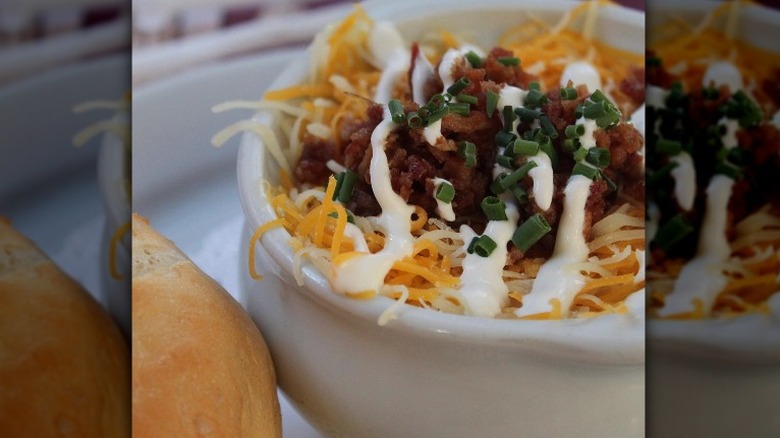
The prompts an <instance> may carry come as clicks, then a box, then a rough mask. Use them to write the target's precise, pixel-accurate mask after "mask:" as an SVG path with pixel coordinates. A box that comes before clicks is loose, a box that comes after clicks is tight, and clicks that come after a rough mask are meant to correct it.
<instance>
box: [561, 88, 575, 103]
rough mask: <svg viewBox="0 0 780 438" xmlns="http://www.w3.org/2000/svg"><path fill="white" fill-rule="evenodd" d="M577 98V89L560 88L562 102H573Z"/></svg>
mask: <svg viewBox="0 0 780 438" xmlns="http://www.w3.org/2000/svg"><path fill="white" fill-rule="evenodd" d="M577 97H578V95H577V89H576V88H574V87H561V99H562V100H574V99H576V98H577Z"/></svg>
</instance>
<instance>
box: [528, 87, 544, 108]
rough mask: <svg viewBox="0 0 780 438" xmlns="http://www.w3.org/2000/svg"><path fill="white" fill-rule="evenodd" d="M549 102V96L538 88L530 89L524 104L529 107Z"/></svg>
mask: <svg viewBox="0 0 780 438" xmlns="http://www.w3.org/2000/svg"><path fill="white" fill-rule="evenodd" d="M545 103H547V96H546V95H545V94H544V93H542V92H541V91H539V90H537V89H530V90H528V94H526V95H525V101H523V104H524V105H525V106H527V107H531V108H536V107H540V106H542V105H544V104H545Z"/></svg>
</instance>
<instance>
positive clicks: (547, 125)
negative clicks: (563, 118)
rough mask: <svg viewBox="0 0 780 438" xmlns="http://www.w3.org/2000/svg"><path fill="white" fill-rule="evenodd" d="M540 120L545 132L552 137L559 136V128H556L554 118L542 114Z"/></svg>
mask: <svg viewBox="0 0 780 438" xmlns="http://www.w3.org/2000/svg"><path fill="white" fill-rule="evenodd" d="M539 122H540V125H541V127H542V129H543V130H544V133H545V134H547V135H548V136H549V137H550V138H558V130H557V129H555V125H553V123H552V120H550V118H549V117H547V115H546V114H542V115H541V116H540V117H539Z"/></svg>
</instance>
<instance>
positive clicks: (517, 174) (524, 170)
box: [501, 161, 536, 190]
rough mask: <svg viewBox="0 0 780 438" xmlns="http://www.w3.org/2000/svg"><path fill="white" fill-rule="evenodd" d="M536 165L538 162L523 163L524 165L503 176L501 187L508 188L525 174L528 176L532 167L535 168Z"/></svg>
mask: <svg viewBox="0 0 780 438" xmlns="http://www.w3.org/2000/svg"><path fill="white" fill-rule="evenodd" d="M534 167H536V162H534V161H529V162H527V163H525V164H523V165H522V166H520V167H519V168H518V169H517V170H515V171H514V172H512V173H510V174H509V175H507V176H505V177H504V178H501V189H503V190H506V189H508V188H509V187H510V186H513V185H515V184H517V182H518V181H520V180H521V179H522V178H523V177H524V176H526V175H527V174H528V172H530V171H531V169H533V168H534Z"/></svg>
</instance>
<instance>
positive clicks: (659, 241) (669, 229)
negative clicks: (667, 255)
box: [653, 214, 693, 251]
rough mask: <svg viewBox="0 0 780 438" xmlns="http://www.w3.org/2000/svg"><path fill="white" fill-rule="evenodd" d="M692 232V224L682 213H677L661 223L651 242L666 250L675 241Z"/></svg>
mask: <svg viewBox="0 0 780 438" xmlns="http://www.w3.org/2000/svg"><path fill="white" fill-rule="evenodd" d="M692 232H693V226H692V225H691V224H690V223H689V222H688V220H687V219H685V218H684V217H683V216H682V215H680V214H678V215H676V216H674V217H673V218H671V219H669V221H668V222H666V223H665V224H663V225H661V227H660V228H659V229H658V231H657V232H656V234H655V238H653V243H655V244H656V245H658V246H659V247H661V249H663V250H664V251H668V250H669V249H670V248H671V247H672V246H674V245H675V244H676V243H677V242H679V241H681V240H682V239H684V238H685V236H687V235H688V234H690V233H692Z"/></svg>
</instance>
